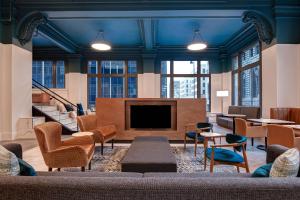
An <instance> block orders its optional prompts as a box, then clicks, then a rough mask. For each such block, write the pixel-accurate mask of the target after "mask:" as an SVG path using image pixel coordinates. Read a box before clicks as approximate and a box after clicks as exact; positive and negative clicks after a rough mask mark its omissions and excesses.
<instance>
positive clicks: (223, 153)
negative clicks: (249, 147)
mask: <svg viewBox="0 0 300 200" xmlns="http://www.w3.org/2000/svg"><path fill="white" fill-rule="evenodd" d="M225 137H226V142H227V143H228V144H214V145H211V147H210V148H206V149H205V157H204V170H206V159H207V158H208V159H210V173H213V170H214V165H221V164H223V165H233V166H236V167H237V171H238V172H240V167H242V168H245V169H246V172H247V173H249V172H250V170H249V165H248V160H247V154H246V147H245V145H246V143H247V138H246V137H244V136H241V135H234V134H227V135H226V136H225ZM228 147H232V148H233V150H229V149H225V148H228ZM236 151H242V156H241V155H240V154H239V153H237V152H236Z"/></svg>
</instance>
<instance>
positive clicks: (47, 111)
mask: <svg viewBox="0 0 300 200" xmlns="http://www.w3.org/2000/svg"><path fill="white" fill-rule="evenodd" d="M32 87H33V88H36V89H39V90H40V91H41V92H43V93H46V94H48V95H49V96H50V97H51V98H54V99H55V100H56V101H58V102H60V103H63V104H69V105H71V106H72V107H73V109H74V111H75V112H77V106H76V105H75V104H73V103H71V102H70V101H68V100H67V99H65V98H63V97H62V96H60V95H58V94H57V93H55V92H54V91H52V90H51V89H49V88H47V87H46V86H44V85H42V84H40V83H39V82H37V81H35V80H32ZM32 115H33V116H44V117H45V120H46V121H55V122H58V123H60V124H61V125H62V129H63V131H62V133H63V134H67V135H69V134H72V133H74V132H77V131H78V126H77V121H76V119H73V118H71V117H70V113H69V112H60V111H59V110H58V108H57V106H56V105H50V104H49V103H33V104H32Z"/></svg>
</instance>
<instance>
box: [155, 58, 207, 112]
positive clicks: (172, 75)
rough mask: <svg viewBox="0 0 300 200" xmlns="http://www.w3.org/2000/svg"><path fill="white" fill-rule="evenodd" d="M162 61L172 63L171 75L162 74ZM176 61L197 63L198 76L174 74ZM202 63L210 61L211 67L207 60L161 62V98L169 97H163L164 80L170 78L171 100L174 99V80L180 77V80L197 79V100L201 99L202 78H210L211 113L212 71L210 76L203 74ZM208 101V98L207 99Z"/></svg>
mask: <svg viewBox="0 0 300 200" xmlns="http://www.w3.org/2000/svg"><path fill="white" fill-rule="evenodd" d="M162 61H170V73H169V74H162V72H161V62H162ZM174 61H196V62H197V73H196V74H174ZM201 61H208V64H209V67H210V62H209V60H207V59H201V60H199V59H191V60H174V59H163V60H160V61H159V65H160V67H159V69H160V72H159V74H160V98H164V99H167V98H168V97H163V96H162V80H163V78H168V77H169V78H170V99H173V98H174V78H176V77H179V78H196V80H197V95H196V99H200V98H201V91H202V85H201V78H206V77H208V78H209V87H208V90H209V104H208V105H209V106H208V108H209V109H208V110H207V112H210V111H211V69H210V68H209V73H208V74H202V72H201ZM205 99H206V98H205Z"/></svg>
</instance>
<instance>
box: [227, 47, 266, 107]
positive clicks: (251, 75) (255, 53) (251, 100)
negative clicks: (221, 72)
mask: <svg viewBox="0 0 300 200" xmlns="http://www.w3.org/2000/svg"><path fill="white" fill-rule="evenodd" d="M231 63H232V91H233V92H232V102H233V105H241V106H260V105H261V67H260V66H261V64H260V63H261V55H260V45H259V43H258V42H256V43H255V44H254V45H251V46H249V47H247V48H245V49H243V50H242V51H241V52H239V53H238V54H236V55H234V56H233V57H232V62H231Z"/></svg>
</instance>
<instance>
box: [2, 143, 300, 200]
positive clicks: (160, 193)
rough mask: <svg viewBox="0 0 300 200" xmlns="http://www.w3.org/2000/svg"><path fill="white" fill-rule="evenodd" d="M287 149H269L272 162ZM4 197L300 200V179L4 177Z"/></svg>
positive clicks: (52, 174) (138, 175)
mask: <svg viewBox="0 0 300 200" xmlns="http://www.w3.org/2000/svg"><path fill="white" fill-rule="evenodd" d="M285 150H286V149H285V148H282V147H281V146H274V147H272V148H269V149H268V152H267V160H268V161H270V162H272V161H273V160H274V159H275V158H276V156H278V155H279V154H280V153H282V152H284V151H285ZM0 194H1V195H0V199H5V200H18V199H20V200H21V199H22V200H29V199H30V200H41V199H42V200H71V199H77V200H86V199H123V200H124V199H128V200H129V199H145V200H147V199H149V200H150V199H164V200H168V199H170V200H171V199H172V200H173V199H205V200H212V199H215V200H221V199H222V200H227V199H228V200H234V199H237V200H240V199H248V200H254V199H262V200H276V199H280V200H284V199H300V179H299V178H251V177H250V175H248V174H228V173H227V174H224V173H214V174H213V175H210V174H209V173H207V172H202V173H191V174H180V173H144V174H142V173H133V172H120V173H100V172H99V173H98V172H38V176H35V177H28V176H27V177H26V176H18V177H1V178H0Z"/></svg>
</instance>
